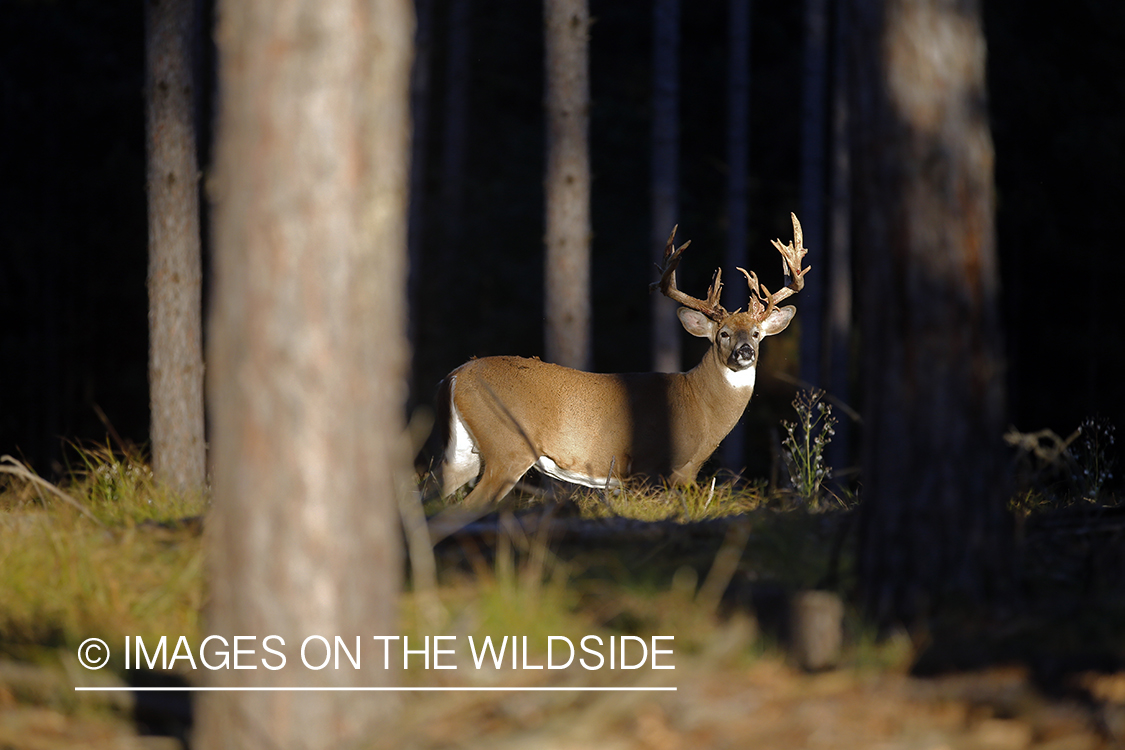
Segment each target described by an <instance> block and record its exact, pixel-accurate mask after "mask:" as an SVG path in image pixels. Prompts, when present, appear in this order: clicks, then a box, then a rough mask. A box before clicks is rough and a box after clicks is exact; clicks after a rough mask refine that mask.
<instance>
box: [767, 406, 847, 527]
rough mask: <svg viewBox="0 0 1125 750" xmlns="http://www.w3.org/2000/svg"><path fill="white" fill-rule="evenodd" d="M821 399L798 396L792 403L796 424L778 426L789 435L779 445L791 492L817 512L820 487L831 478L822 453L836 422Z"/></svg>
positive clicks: (830, 409)
mask: <svg viewBox="0 0 1125 750" xmlns="http://www.w3.org/2000/svg"><path fill="white" fill-rule="evenodd" d="M823 399H824V392H823V391H819V390H808V391H801V392H799V393H798V394H797V396H796V398H794V399H793V409H794V410H796V412H797V421H796V422H787V421H782V423H781V425H782V427H784V428H785V431H786V432H787V433H788V435H789V436H788V437H787V438H785V440H783V441H782V445H784V446H785V449H786V451H785V459H786V460H785V466H786V468H787V469H788V470H789V478H790V480H791V481H792V483H793V489H794V491H795V492H796V493H797V494H798V495H800V496H801V498H802V499H803V500H804V501H805V503H806V504H807V505H808V506H809V507H810V508H811V509H813V510H818V509H819V507H820V490H821V486H822V485H823V484H824V482H825V480H827V479H829V478H830V477H831V476H832V469H831V468H830V467H828V466H825V464H824V449H825V448H826V447H827V446H828V443H829V442H831V441H832V436H833V435H834V434H835V431H834V429H833V428H834V427H835V426H836V418H835V417H833V416H832V406H831V405H830V404H827V403H825V402H824V400H823Z"/></svg>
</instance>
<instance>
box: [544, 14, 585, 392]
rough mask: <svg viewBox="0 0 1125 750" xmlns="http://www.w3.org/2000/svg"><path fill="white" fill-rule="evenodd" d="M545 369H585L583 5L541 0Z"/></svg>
mask: <svg viewBox="0 0 1125 750" xmlns="http://www.w3.org/2000/svg"><path fill="white" fill-rule="evenodd" d="M543 15H544V18H543V20H544V27H545V34H546V40H545V41H546V57H547V86H546V90H547V95H546V99H547V176H546V185H545V188H546V201H547V228H546V242H547V258H546V264H545V266H546V270H545V276H546V279H545V294H544V297H545V305H544V307H545V309H544V312H545V314H546V329H545V342H544V343H545V353H546V356H547V359H548V361H551V362H555V363H557V364H560V365H565V366H567V367H576V368H579V369H583V370H586V369H589V368H590V153H589V146H588V143H587V141H588V132H589V120H590V112H589V110H590V80H589V58H588V53H587V41H588V37H589V30H590V14H589V10H588V9H587V7H586V0H544V5H543Z"/></svg>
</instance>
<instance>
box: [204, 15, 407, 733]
mask: <svg viewBox="0 0 1125 750" xmlns="http://www.w3.org/2000/svg"><path fill="white" fill-rule="evenodd" d="M219 17H220V19H221V24H220V28H219V31H218V40H219V44H220V59H221V60H222V72H221V79H220V90H221V92H222V97H223V100H222V107H221V109H220V111H221V113H222V115H221V117H222V119H221V122H220V132H219V142H218V149H217V167H216V169H217V174H216V208H217V210H216V223H215V227H216V229H215V239H216V246H215V250H216V257H215V282H216V289H215V307H214V310H213V315H212V318H211V329H210V334H211V335H210V339H209V345H210V346H209V355H210V359H209V361H210V371H209V374H210V379H209V381H208V384H209V390H208V395H209V398H210V403H211V407H212V412H213V414H214V439H213V446H214V456H215V460H214V507H213V511H212V514H211V516H210V517H209V518H208V536H209V549H208V551H209V555H210V556H209V560H208V562H209V575H210V590H211V600H210V603H209V607H208V612H207V623H206V628H205V632H207V633H208V634H215V635H220V636H223V637H225V638H227V639H228V643H229V644H230V650H233V636H255V637H256V640H254V641H250V642H246V641H243V642H242V646H241V647H242V648H244V649H245V648H250V649H253V650H254V653H253V654H251V655H249V656H244V657H243V659H244V663H245V662H249V663H250V664H254V665H257V667H258V668H257V669H253V670H234V669H225V670H217V671H215V672H210V673H209V674H207V679H209V680H210V681H211V684H212V685H216V686H225V685H238V686H313V687H315V686H329V687H351V686H379V685H386V684H388V683H390V682H392V681H393V679H394V675H393V674H391V673H389V672H388V671H385V670H384V667H383V659H382V650H381V648H380V647H379V644H377V643H373V642H372V640H371V637H372V635H378V634H393V633H397V632H398V622H397V607H396V602H397V595H398V590H399V586H400V581H401V575H402V571H401V550H400V547H401V544H400V535H401V533H400V527H399V521H398V513H397V502H396V481H397V480H400V479H401V478H402V477H403V476H404V473H405V471H406V468H407V467H406V463H407V449H406V447H405V446H404V445H402V443H401V440H402V434H403V414H402V412H403V404H404V401H405V363H406V351H405V349H406V347H405V345H404V338H405V321H404V309H405V296H404V289H405V283H406V269H405V249H406V220H405V217H406V209H407V207H406V201H407V170H408V160H409V148H410V142H409V123H410V117H409V82H410V65H411V39H412V38H413V13H412V6H411V3H410V2H409V0H376V1H374V2H364V1H362V0H231V1H230V2H226V3H224V4H223V5H222V6H221V7H220V14H219ZM271 634H273V635H278V636H280V637H281V638H282V639H283V640H284V645H281V644H279V643H278V642H277V641H272V642H270V643H269V644H266V643H264V640H263V639H264V638H265V636H267V635H271ZM312 635H320V636H323V637H325V638H327V639H328V641H329V643H333V641H334V639H335V637H336V636H339V637H340V638H341V639H342V640H343V642H344V644H346V645H347V647H348V648H349V649H351V650H354V649H355V644H356V637H357V636H358V637H359V638H360V646H361V649H362V650H361V652H360V653H361V658H360V668H358V669H357V668H353V666H352V665H351V663H349V662H348V661H346V658H347V657H344V656H341V658H340V666H339V668H332V667H331V666H330V667H329V668H325V669H320V670H313V669H308V668H306V667H305V666H304V665H303V664H302V659H301V646H302V642H303V641H304V640H305V639H306V638H307V637H308V636H312ZM266 645H270V646H271V647H272V648H274V649H278V650H281V651H282V652H283V653H285V654H286V657H287V659H286V664H285V667H284V668H283V669H280V670H277V671H274V670H271V669H267V668H263V664H262V662H263V660H266V661H269V662H270V663H272V664H274V665H276V664H277V663H278V661H279V660H278V658H277V657H274V656H272V655H270V654H269V653H268V652H266V651H265V650H264V649H265V646H266ZM309 648H310V650H309V661H310V662H311V663H313V664H316V663H319V661H320V659H321V658H323V655H324V651H323V646H322V645H320V644H319V643H314V644H313V645H311V646H310V647H309ZM392 663H393V660H392ZM389 700H390V698H389V697H387V696H384V695H381V694H374V693H358V692H316V693H310V692H305V693H291V692H239V693H211V694H207V695H205V696H204V697H203V699H202V700H201V702H200V712H199V727H198V735H199V740H198V746H200V747H206V748H220V747H223V748H232V749H233V748H239V749H240V750H244V749H246V748H278V747H280V748H336V747H343V746H351V744H352V743H354V742H356V741H357V740H359V739H360V738H363V737H369V736H371V733H372V732H373V731H374V729H375V728H376V727H377V726H378V724H379V723H380V722H381V721H387V720H389V717H390V714H389V713H388V711H389V709H390V708H391V705H390V704H389Z"/></svg>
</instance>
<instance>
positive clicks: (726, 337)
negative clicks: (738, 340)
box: [719, 331, 730, 339]
mask: <svg viewBox="0 0 1125 750" xmlns="http://www.w3.org/2000/svg"><path fill="white" fill-rule="evenodd" d="M719 336H721V337H722V338H724V339H729V338H730V334H729V333H727V332H726V331H720V332H719Z"/></svg>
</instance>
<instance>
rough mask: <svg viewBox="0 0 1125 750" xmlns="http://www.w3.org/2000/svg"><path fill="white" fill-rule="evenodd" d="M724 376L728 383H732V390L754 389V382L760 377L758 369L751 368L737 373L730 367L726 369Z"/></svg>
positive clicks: (724, 369)
mask: <svg viewBox="0 0 1125 750" xmlns="http://www.w3.org/2000/svg"><path fill="white" fill-rule="evenodd" d="M723 376H724V377H726V379H727V382H728V383H730V385H731V387H732V388H753V387H754V381H755V380H756V379H757V377H758V368H757V367H750V368H747V369H745V370H740V371H739V372H735V371H734V370H732V369H730V368H729V367H724V368H723Z"/></svg>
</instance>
